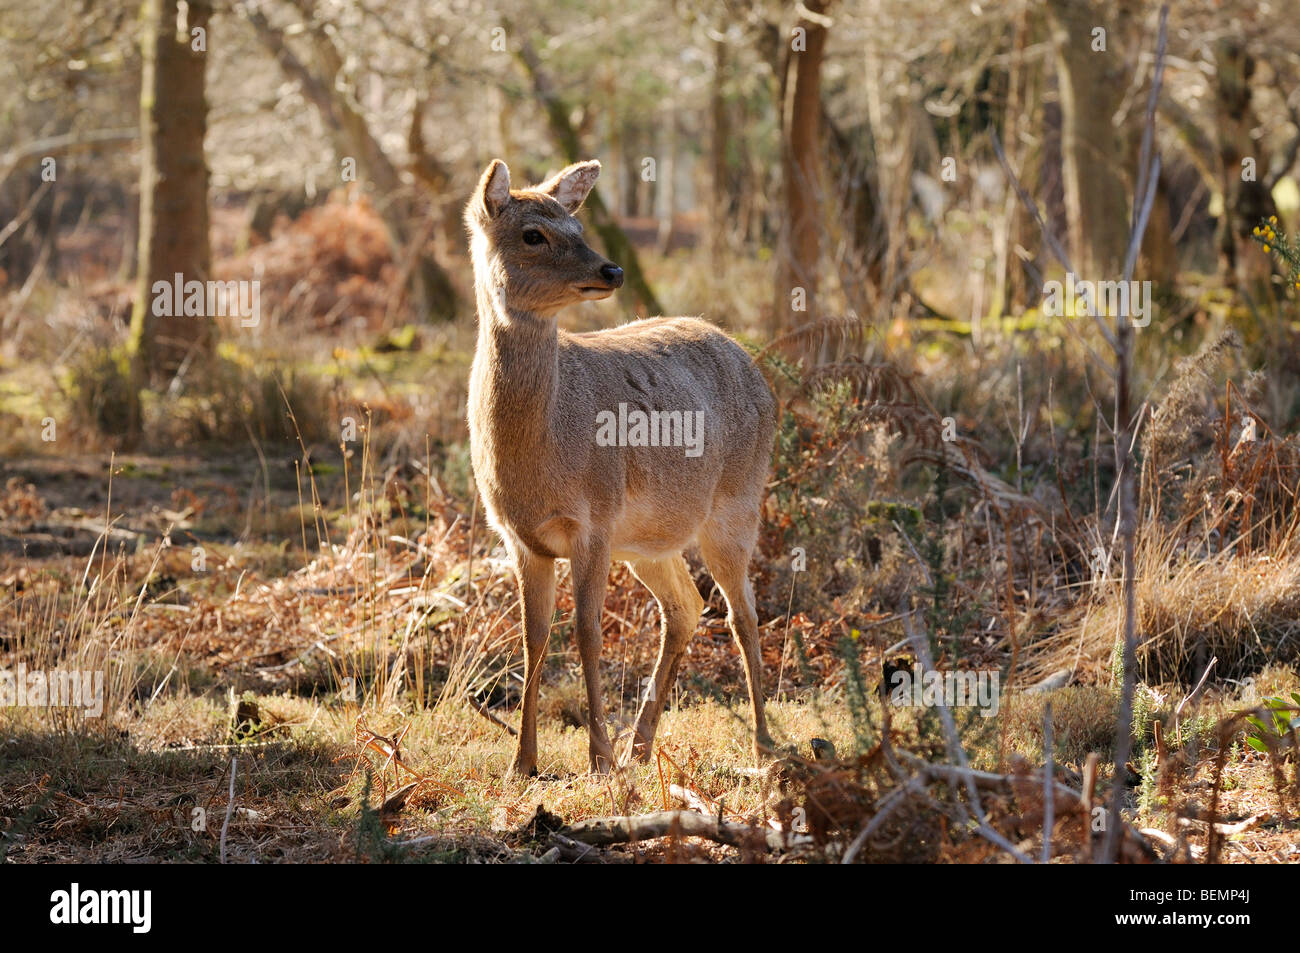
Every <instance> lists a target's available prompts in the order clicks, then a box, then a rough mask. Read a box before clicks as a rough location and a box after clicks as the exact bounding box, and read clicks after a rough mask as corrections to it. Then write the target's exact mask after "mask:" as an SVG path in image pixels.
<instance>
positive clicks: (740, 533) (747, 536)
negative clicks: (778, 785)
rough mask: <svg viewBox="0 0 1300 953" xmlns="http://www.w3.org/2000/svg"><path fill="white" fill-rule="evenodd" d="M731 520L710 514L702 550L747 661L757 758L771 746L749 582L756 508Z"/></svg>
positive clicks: (737, 512) (755, 539) (739, 512)
mask: <svg viewBox="0 0 1300 953" xmlns="http://www.w3.org/2000/svg"><path fill="white" fill-rule="evenodd" d="M729 515H730V517H731V518H730V519H724V518H720V517H718V516H715V517H711V518H710V520H709V522H708V523H706V524H705V526H704V527H703V528H702V530H701V532H700V553H701V554H702V555H703V556H704V564H705V565H706V566H707V567H708V569H709V574H710V575H711V576H713V581H714V582H716V583H717V584H718V588H719V589H721V590H722V594H723V596H725V597H726V599H727V625H728V626H729V627H730V628H731V635H732V637H733V638H734V639H735V640H736V645H737V646H738V647H739V648H740V654H741V656H742V657H743V658H744V661H745V680H746V682H747V683H748V686H749V705H750V709H751V710H752V711H753V717H754V757H755V758H757V759H759V760H761V759H762V758H763V757H764V754H765V753H766V752H767V750H769V749H770V748H771V744H772V741H771V738H770V737H769V736H768V733H767V718H766V716H765V715H764V713H763V656H762V651H761V649H760V646H759V640H758V613H757V611H755V608H754V590H753V587H751V586H750V584H749V560H750V556H751V555H752V554H753V551H754V546H755V545H756V544H757V542H758V512H757V510H750V509H749V508H746V509H744V510H739V509H737V510H733V511H732V512H731V513H730V514H729Z"/></svg>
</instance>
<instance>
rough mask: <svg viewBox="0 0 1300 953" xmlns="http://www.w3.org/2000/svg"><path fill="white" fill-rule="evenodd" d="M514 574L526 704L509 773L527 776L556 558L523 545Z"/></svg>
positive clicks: (533, 763) (533, 764)
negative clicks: (521, 629)
mask: <svg viewBox="0 0 1300 953" xmlns="http://www.w3.org/2000/svg"><path fill="white" fill-rule="evenodd" d="M515 574H516V576H517V577H518V580H519V600H520V602H521V604H522V607H523V618H524V704H523V720H522V722H521V723H520V725H519V742H518V744H517V745H516V747H515V760H514V763H513V764H512V766H511V768H510V773H511V774H513V775H516V776H518V777H528V776H530V775H534V774H536V773H537V689H538V685H539V684H540V682H541V678H542V663H543V662H544V661H545V659H546V643H547V640H548V639H549V638H550V634H551V615H552V613H554V611H555V560H554V559H551V558H549V557H546V556H537V555H535V554H533V553H530V552H528V551H527V550H525V549H522V548H521V549H520V551H519V552H518V553H516V554H515Z"/></svg>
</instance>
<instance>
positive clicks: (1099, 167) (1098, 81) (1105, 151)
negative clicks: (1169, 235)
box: [1048, 0, 1129, 280]
mask: <svg viewBox="0 0 1300 953" xmlns="http://www.w3.org/2000/svg"><path fill="white" fill-rule="evenodd" d="M1048 7H1049V9H1050V11H1051V14H1052V20H1053V24H1054V27H1055V29H1054V33H1055V37H1054V39H1055V43H1056V54H1057V70H1058V72H1059V74H1060V80H1061V81H1060V97H1061V125H1062V131H1061V153H1062V161H1063V165H1064V170H1063V171H1064V178H1065V205H1066V214H1067V216H1068V218H1069V225H1070V249H1071V258H1072V259H1073V261H1074V264H1075V267H1077V268H1079V269H1080V270H1081V271H1082V273H1083V274H1082V275H1081V276H1080V277H1085V278H1088V279H1089V280H1107V279H1109V280H1113V278H1114V276H1116V275H1118V274H1119V272H1120V269H1121V268H1122V267H1123V264H1124V252H1125V248H1126V244H1127V241H1128V222H1129V212H1128V199H1127V189H1126V187H1125V181H1124V176H1123V174H1122V172H1121V170H1120V169H1119V168H1118V167H1117V160H1119V159H1120V157H1126V156H1127V155H1128V149H1127V143H1124V142H1121V141H1120V136H1119V134H1118V132H1117V130H1116V128H1115V125H1114V122H1113V119H1114V116H1115V112H1116V110H1117V109H1118V108H1119V105H1120V100H1121V98H1122V96H1123V92H1124V83H1125V79H1126V75H1125V68H1124V62H1123V59H1122V57H1121V56H1120V54H1119V50H1118V49H1117V48H1116V47H1117V45H1118V44H1119V42H1120V41H1121V39H1122V37H1123V35H1124V31H1123V30H1122V29H1121V28H1120V24H1119V23H1118V22H1116V16H1115V8H1114V7H1113V6H1112V5H1111V4H1108V3H1106V2H1097V0H1049V3H1048ZM1097 27H1101V28H1103V29H1105V30H1106V49H1105V50H1104V51H1094V50H1093V48H1092V43H1093V30H1094V29H1095V28H1097Z"/></svg>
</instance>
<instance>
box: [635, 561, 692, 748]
mask: <svg viewBox="0 0 1300 953" xmlns="http://www.w3.org/2000/svg"><path fill="white" fill-rule="evenodd" d="M628 565H629V566H630V567H631V569H632V573H633V574H634V575H635V576H636V577H637V578H638V579H640V580H641V582H642V583H644V584H645V587H646V588H647V589H649V590H650V592H651V594H652V595H653V596H654V597H655V601H656V602H657V603H659V619H660V642H659V659H658V661H656V662H655V669H654V674H653V675H652V676H651V682H650V686H649V688H648V689H647V690H646V693H645V698H644V700H643V701H642V702H641V711H640V713H639V714H638V715H637V719H636V734H635V735H634V736H633V738H632V746H631V749H630V750H629V752H628V758H629V760H632V761H641V762H646V761H649V760H650V749H651V747H652V746H653V744H654V740H655V730H656V729H657V728H658V727H659V716H660V715H662V714H663V710H664V704H665V703H666V702H667V700H668V693H669V691H670V690H671V688H672V685H673V682H674V681H676V679H677V666H678V663H680V662H681V660H682V655H683V654H684V653H685V651H686V644H687V643H688V642H689V641H690V640H691V635H692V634H693V633H694V632H695V624H696V623H697V622H698V621H699V619H700V613H701V612H702V611H703V610H704V600H703V599H702V598H700V593H699V590H697V589H696V588H695V580H693V579H692V578H691V573H690V570H689V569H688V568H687V566H686V560H685V559H683V558H682V557H681V556H680V555H677V556H670V557H668V558H667V559H654V560H649V559H641V560H637V561H635V562H631V563H628Z"/></svg>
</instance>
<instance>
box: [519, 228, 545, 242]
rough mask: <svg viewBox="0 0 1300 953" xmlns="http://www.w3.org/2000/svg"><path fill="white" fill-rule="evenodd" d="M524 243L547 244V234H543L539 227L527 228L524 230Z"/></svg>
mask: <svg viewBox="0 0 1300 953" xmlns="http://www.w3.org/2000/svg"><path fill="white" fill-rule="evenodd" d="M524 244H525V245H545V244H546V236H545V235H543V234H542V233H541V232H539V231H538V230H537V229H535V228H529V229H525V230H524Z"/></svg>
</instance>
